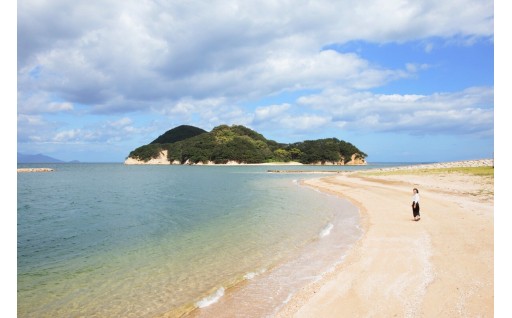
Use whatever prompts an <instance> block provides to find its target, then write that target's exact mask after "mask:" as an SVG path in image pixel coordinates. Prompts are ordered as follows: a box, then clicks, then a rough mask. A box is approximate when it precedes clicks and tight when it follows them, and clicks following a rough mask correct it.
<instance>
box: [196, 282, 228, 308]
mask: <svg viewBox="0 0 512 318" xmlns="http://www.w3.org/2000/svg"><path fill="white" fill-rule="evenodd" d="M222 296H224V287H221V288H219V289H217V291H215V293H213V294H211V295H210V296H207V297H205V298H203V299H201V300H200V301H198V302H197V303H196V306H197V307H198V308H204V307H208V306H210V305H211V304H214V303H216V302H217V301H218V300H219V299H220V298H221V297H222Z"/></svg>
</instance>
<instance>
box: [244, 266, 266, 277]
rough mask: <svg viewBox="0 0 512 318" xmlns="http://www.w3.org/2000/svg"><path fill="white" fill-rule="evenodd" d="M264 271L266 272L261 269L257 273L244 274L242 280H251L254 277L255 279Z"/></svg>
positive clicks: (264, 270)
mask: <svg viewBox="0 0 512 318" xmlns="http://www.w3.org/2000/svg"><path fill="white" fill-rule="evenodd" d="M266 271H267V270H266V269H265V268H264V269H262V270H260V271H258V272H250V273H247V274H245V275H244V278H245V279H253V278H254V277H256V276H258V275H260V274H263V273H265V272H266Z"/></svg>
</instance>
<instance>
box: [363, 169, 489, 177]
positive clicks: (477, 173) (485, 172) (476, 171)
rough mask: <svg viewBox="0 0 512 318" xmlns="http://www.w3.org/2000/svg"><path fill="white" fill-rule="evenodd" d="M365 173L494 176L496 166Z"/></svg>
mask: <svg viewBox="0 0 512 318" xmlns="http://www.w3.org/2000/svg"><path fill="white" fill-rule="evenodd" d="M361 173H362V174H364V175H375V176H389V175H407V174H415V175H431V174H446V173H462V174H469V175H475V176H482V177H494V167H453V168H432V169H426V168H418V169H414V168H413V169H400V170H388V171H361Z"/></svg>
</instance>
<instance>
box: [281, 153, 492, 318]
mask: <svg viewBox="0 0 512 318" xmlns="http://www.w3.org/2000/svg"><path fill="white" fill-rule="evenodd" d="M463 165H464V164H462V163H451V164H449V165H448V166H463ZM476 165H488V162H483V161H481V162H477V164H476ZM436 167H439V164H435V165H426V166H423V167H422V168H436ZM403 169H404V171H405V170H407V168H403ZM305 183H306V184H307V185H309V186H312V187H315V188H318V189H321V190H323V191H327V192H331V193H336V194H338V195H340V196H342V197H344V198H347V199H349V200H350V201H351V202H352V203H353V204H355V205H356V206H358V207H359V209H360V213H361V218H362V226H363V229H364V231H365V234H364V235H363V237H362V239H361V240H360V241H359V242H358V243H357V244H356V246H355V247H354V248H353V249H352V250H351V251H350V252H349V254H348V255H347V257H346V259H345V261H344V262H343V263H342V264H340V265H339V266H338V267H337V268H336V270H335V271H333V272H331V273H329V274H327V275H326V276H325V277H324V278H323V279H322V280H320V281H318V282H317V283H315V284H312V285H310V286H307V287H306V288H304V289H302V290H301V291H299V292H298V293H297V294H296V295H295V296H294V297H293V298H292V299H291V300H290V302H289V303H288V304H287V305H286V306H285V307H283V308H282V310H281V311H280V312H279V313H278V314H277V315H276V317H307V318H311V317H493V316H494V179H493V178H492V177H477V176H471V175H463V174H448V173H437V174H414V173H413V174H411V173H410V171H406V172H405V173H404V174H400V175H394V174H393V175H384V176H373V175H369V174H365V173H362V174H361V173H349V174H344V175H336V176H329V177H325V178H320V179H314V180H308V181H306V182H305ZM414 187H417V188H418V189H419V192H420V196H421V199H420V207H421V212H420V213H421V220H420V221H417V222H416V221H413V217H412V210H411V198H412V189H413V188H414Z"/></svg>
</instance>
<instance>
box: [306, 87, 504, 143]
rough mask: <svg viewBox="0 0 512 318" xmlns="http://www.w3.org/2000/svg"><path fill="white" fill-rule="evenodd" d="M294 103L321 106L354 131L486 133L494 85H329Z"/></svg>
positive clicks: (491, 118)
mask: <svg viewBox="0 0 512 318" xmlns="http://www.w3.org/2000/svg"><path fill="white" fill-rule="evenodd" d="M298 105H300V106H302V107H307V108H313V109H317V110H322V111H323V112H324V113H325V114H328V115H330V116H332V118H333V121H334V122H339V123H340V124H341V125H342V126H343V127H344V128H350V129H352V130H355V131H357V130H366V131H402V132H409V133H411V134H416V133H421V134H438V133H446V132H451V133H455V134H467V133H477V134H483V135H489V134H492V133H493V130H494V128H493V126H494V89H493V88H488V87H472V88H468V89H465V90H463V91H460V92H453V93H436V94H432V95H399V94H390V95H385V94H374V93H371V92H352V91H347V90H344V89H339V90H337V89H329V90H326V91H324V92H322V93H321V94H317V95H310V96H304V97H302V98H299V99H298Z"/></svg>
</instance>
